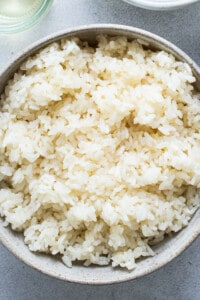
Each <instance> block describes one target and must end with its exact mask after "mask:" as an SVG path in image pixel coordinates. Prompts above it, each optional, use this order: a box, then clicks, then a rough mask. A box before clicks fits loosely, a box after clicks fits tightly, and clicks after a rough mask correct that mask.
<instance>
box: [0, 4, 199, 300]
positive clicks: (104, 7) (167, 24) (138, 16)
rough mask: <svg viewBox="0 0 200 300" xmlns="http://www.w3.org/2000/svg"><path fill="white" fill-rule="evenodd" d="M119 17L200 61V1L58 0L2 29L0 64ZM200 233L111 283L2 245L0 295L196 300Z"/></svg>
mask: <svg viewBox="0 0 200 300" xmlns="http://www.w3.org/2000/svg"><path fill="white" fill-rule="evenodd" d="M91 23H118V24H125V25H132V26H135V27H140V28H142V29H146V30H149V31H151V32H153V33H156V34H159V35H161V36H162V37H164V38H166V39H168V40H170V41H171V42H173V43H175V44H176V45H177V46H179V47H180V48H181V49H182V50H184V51H185V52H186V53H187V54H189V55H190V56H191V57H192V58H193V59H194V60H195V61H196V62H197V63H198V64H199V65H200V2H199V3H196V4H193V5H191V6H189V7H185V8H183V9H180V10H175V11H168V12H158V11H148V10H143V9H140V8H136V7H134V6H131V5H129V4H126V3H123V2H122V1H121V0H72V1H69V0H57V1H55V2H54V5H53V7H52V8H51V10H50V12H49V14H48V15H47V16H46V17H45V19H43V20H42V21H41V22H40V23H39V24H38V25H36V26H35V27H33V28H32V29H29V30H27V31H25V32H22V33H18V34H14V35H7V36H6V35H0V69H2V68H4V67H6V65H7V63H8V62H9V59H10V58H11V57H12V56H13V55H15V54H17V52H18V51H20V50H22V49H24V48H25V47H26V46H28V45H30V44H31V43H32V42H34V41H36V40H38V39H39V38H42V37H44V36H46V35H48V34H50V33H53V32H56V31H58V30H62V29H65V28H68V27H72V26H76V25H83V24H91ZM199 247H200V238H198V239H197V240H196V241H195V242H194V243H193V244H192V245H191V246H190V247H189V248H188V249H187V250H186V251H185V252H184V253H183V254H182V255H180V256H179V257H178V258H177V259H175V260H174V261H172V262H171V263H169V264H168V265H167V266H165V267H164V268H162V269H160V270H158V271H156V272H154V273H152V274H150V275H148V276H145V277H143V278H140V279H137V280H135V281H130V282H127V283H121V284H115V285H109V286H84V285H78V284H72V283H66V282H62V281H59V280H55V279H53V278H49V277H47V276H46V275H43V274H40V273H39V272H37V271H35V270H33V269H31V268H29V267H27V266H26V265H24V264H23V263H22V262H20V261H19V260H17V259H16V258H15V257H14V256H13V255H12V254H10V253H9V252H8V251H7V250H6V249H5V248H4V247H3V246H1V245H0V300H29V299H30V300H35V299H38V300H40V299H41V300H46V299H48V300H51V299H52V300H54V299H58V300H62V299H69V300H71V299H76V300H79V299H81V300H86V299H95V300H98V299H100V300H104V299H108V300H111V299H122V300H126V299H134V300H140V299H141V300H146V299H148V300H156V299H158V300H165V299H167V300H171V299H172V300H197V299H199V297H200V252H199Z"/></svg>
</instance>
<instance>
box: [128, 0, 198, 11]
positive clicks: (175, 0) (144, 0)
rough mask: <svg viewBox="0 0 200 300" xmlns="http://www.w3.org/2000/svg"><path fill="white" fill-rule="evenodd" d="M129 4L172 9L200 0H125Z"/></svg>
mask: <svg viewBox="0 0 200 300" xmlns="http://www.w3.org/2000/svg"><path fill="white" fill-rule="evenodd" d="M123 1H124V2H127V3H129V4H132V5H135V6H138V7H141V8H146V9H152V10H170V9H177V8H181V7H184V6H187V5H190V4H193V3H197V2H199V1H200V0H165V1H158V0H157V1H154V0H123Z"/></svg>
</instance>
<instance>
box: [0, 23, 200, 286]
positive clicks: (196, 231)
mask: <svg viewBox="0 0 200 300" xmlns="http://www.w3.org/2000/svg"><path fill="white" fill-rule="evenodd" d="M95 30H97V31H98V30H103V31H104V30H112V32H113V33H112V34H110V35H121V34H123V33H121V32H124V34H125V33H129V34H133V35H134V34H136V35H137V34H138V35H139V36H141V35H142V36H143V37H144V38H146V39H147V40H149V41H153V42H155V43H158V44H159V45H160V46H163V47H165V48H166V49H168V50H167V51H168V52H170V50H172V52H174V53H175V54H176V55H177V56H178V57H179V59H180V60H183V61H186V62H187V63H188V64H189V65H190V66H191V67H192V70H193V72H194V73H195V77H197V78H200V68H199V66H198V65H197V64H196V63H195V62H194V61H193V60H192V59H191V58H190V57H189V56H188V55H187V54H186V53H185V52H184V51H182V50H181V49H180V48H178V47H177V46H175V45H174V44H173V43H171V42H169V41H168V40H166V39H164V38H162V37H160V36H158V35H156V34H154V33H151V32H149V31H146V30H143V29H140V28H136V27H132V26H126V25H118V24H90V25H83V26H76V27H71V28H67V29H65V30H61V31H58V32H55V33H53V34H51V35H48V36H46V37H44V38H42V39H39V40H37V41H36V42H34V43H32V44H31V45H29V46H28V47H26V48H25V49H23V50H22V51H20V52H19V53H18V54H17V55H15V56H14V58H13V59H12V60H11V61H10V62H9V63H8V66H7V67H5V68H4V69H3V70H2V72H1V73H0V78H1V77H3V76H7V75H9V74H12V75H13V74H14V73H15V71H16V70H14V71H13V66H14V65H15V64H18V63H19V61H20V63H21V62H22V61H23V60H24V59H26V58H27V57H28V56H30V55H33V53H35V52H36V51H38V50H39V49H41V48H43V47H45V46H46V45H48V44H50V43H52V42H54V41H57V40H59V39H61V38H64V37H65V36H66V37H70V36H75V35H76V34H80V33H81V32H90V31H94V32H95ZM120 31H121V32H120ZM98 34H100V33H98V32H97V33H96V35H98ZM141 38H142V37H141ZM133 39H134V38H133ZM29 52H31V53H29ZM16 69H18V67H17V68H16ZM6 81H7V80H6ZM196 214H198V216H200V209H197V211H196V213H195V215H196ZM192 219H193V218H192ZM191 222H192V220H190V223H191ZM190 223H189V225H188V226H187V228H188V227H189V226H190ZM196 223H197V222H196ZM196 223H195V224H194V225H195V226H194V228H193V230H192V232H190V236H189V237H188V238H187V240H184V243H182V244H181V245H180V246H179V247H178V248H177V247H175V246H173V245H172V246H170V248H171V252H170V253H165V254H167V255H166V256H165V259H164V258H162V257H161V260H160V261H159V262H158V263H156V264H155V265H154V266H151V267H149V268H148V270H147V268H146V270H144V271H143V272H138V273H137V274H136V275H133V274H132V275H131V273H128V272H127V276H125V277H123V278H119V279H111V280H105V279H104V278H102V279H101V280H100V279H94V280H89V281H86V280H85V278H83V279H77V280H76V279H71V278H70V276H69V277H68V276H66V274H64V275H63V274H60V273H59V272H57V273H55V272H54V270H53V271H52V270H50V269H48V268H44V267H43V268H42V267H41V265H40V264H36V263H34V262H33V261H31V260H30V258H27V257H26V256H24V255H23V253H22V252H20V250H18V248H17V246H15V247H13V243H12V242H10V240H9V238H8V236H7V233H6V230H5V228H3V226H2V225H1V226H0V241H1V243H2V244H3V245H4V246H5V247H6V248H7V249H8V250H9V251H10V252H11V253H13V254H14V255H15V256H16V257H17V258H19V259H20V260H21V261H23V262H24V263H25V264H27V265H28V266H30V267H32V268H34V269H36V270H37V271H40V272H41V273H43V274H46V275H49V276H51V277H54V278H58V279H61V280H65V281H68V282H74V283H81V284H93V285H104V284H113V283H119V282H124V281H129V280H133V279H136V278H139V277H142V276H144V275H147V274H150V273H152V272H153V271H155V270H158V269H159V268H161V267H163V266H164V265H166V264H167V263H168V262H170V261H172V260H173V259H174V258H175V257H177V256H178V255H179V254H180V253H182V252H183V251H184V250H185V249H186V248H187V247H188V246H189V245H190V244H191V243H192V242H193V241H194V240H195V239H196V238H197V237H198V236H199V235H200V218H199V222H198V223H197V224H196ZM27 248H28V247H27ZM172 250H173V251H172ZM165 252H166V250H165ZM168 252H169V251H168ZM172 252H173V253H172Z"/></svg>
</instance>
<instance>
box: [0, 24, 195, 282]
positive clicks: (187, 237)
mask: <svg viewBox="0 0 200 300" xmlns="http://www.w3.org/2000/svg"><path fill="white" fill-rule="evenodd" d="M99 34H108V35H112V36H114V35H123V36H127V37H128V39H139V41H140V42H144V44H145V45H148V47H149V48H151V49H153V50H156V49H159V50H165V51H167V52H170V53H172V54H173V55H175V57H176V58H177V59H178V60H182V61H186V62H187V63H188V64H189V65H190V66H191V68H192V70H193V73H194V75H195V77H196V79H197V82H196V88H197V89H199V88H200V70H199V68H198V66H197V65H196V64H195V63H194V62H193V61H192V60H191V59H190V58H189V57H188V56H187V55H186V54H185V53H184V52H182V51H181V50H180V49H178V48H177V47H176V46H174V45H172V44H171V43H170V42H167V41H165V40H164V39H162V38H160V37H158V36H155V35H153V34H151V33H148V32H145V31H143V30H141V29H137V28H133V27H127V26H121V25H91V26H83V27H80V28H76V29H72V30H70V29H69V30H66V31H65V32H61V33H58V34H55V35H53V36H50V37H47V38H45V39H43V40H40V41H38V42H37V43H35V44H33V45H32V46H31V47H29V48H28V49H26V50H25V51H23V52H22V53H21V54H20V55H19V56H18V57H17V58H15V59H14V60H13V62H11V63H10V65H9V67H8V68H7V69H6V70H5V71H4V72H3V73H2V74H1V76H0V93H2V92H3V90H4V87H5V85H6V82H7V80H8V79H9V78H11V77H12V76H13V74H14V72H15V71H16V70H17V69H18V68H19V66H20V64H21V63H22V62H23V61H24V60H25V59H26V58H27V57H28V56H30V55H32V54H34V53H35V52H37V51H38V50H39V49H40V48H42V47H44V46H46V45H47V44H49V43H51V42H54V41H57V40H59V39H61V38H65V37H70V36H78V37H79V38H81V39H82V40H87V41H88V42H89V44H91V45H95V43H96V36H97V35H99ZM199 234H200V210H198V211H197V212H196V213H195V215H194V216H193V218H192V220H191V221H190V224H189V226H188V227H186V228H185V229H183V230H182V231H180V232H179V233H178V234H176V235H173V236H172V237H168V238H166V239H165V240H164V241H163V242H162V243H159V244H158V245H156V246H155V247H154V250H155V252H156V254H157V255H155V256H154V257H150V258H146V259H142V260H140V261H139V262H138V266H137V268H136V269H135V270H134V271H131V272H130V271H126V270H123V269H120V268H116V269H112V267H110V266H107V267H99V266H89V267H84V266H82V265H81V264H76V265H74V266H73V267H72V268H67V267H66V266H65V265H64V264H63V263H62V262H61V260H60V259H58V258H57V257H52V256H48V255H45V254H35V253H32V252H30V251H29V249H28V247H27V246H26V245H25V244H24V242H23V235H22V234H18V233H16V232H13V231H12V230H11V229H10V228H9V227H3V220H1V219H0V239H1V241H2V243H3V244H4V245H5V246H6V247H7V248H8V249H9V250H10V251H11V252H12V253H14V254H15V255H16V256H17V257H18V258H20V259H21V260H22V261H24V262H25V263H26V264H28V265H30V266H32V267H34V268H36V269H37V270H39V271H41V272H43V273H45V274H48V275H51V276H54V277H57V278H60V279H63V280H67V281H72V282H79V283H85V284H108V283H114V282H121V281H126V280H131V279H134V278H137V277H140V276H142V275H145V274H148V273H150V272H152V271H154V270H156V269H158V268H159V267H161V266H163V265H165V264H166V263H167V262H169V261H170V260H172V259H173V258H174V257H176V256H177V255H178V254H179V253H181V252H182V251H183V250H184V249H185V248H186V247H187V246H188V245H189V244H190V243H191V242H192V241H193V240H194V239H195V238H196V237H197V236H198V235H199Z"/></svg>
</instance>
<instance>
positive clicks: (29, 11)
mask: <svg viewBox="0 0 200 300" xmlns="http://www.w3.org/2000/svg"><path fill="white" fill-rule="evenodd" d="M52 2H53V0H0V33H14V32H19V31H22V30H25V29H27V28H29V27H31V26H33V25H34V24H35V23H37V22H38V21H39V20H40V19H41V18H42V17H43V16H44V15H45V14H46V13H47V11H48V9H49V8H50V6H51V4H52Z"/></svg>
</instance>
